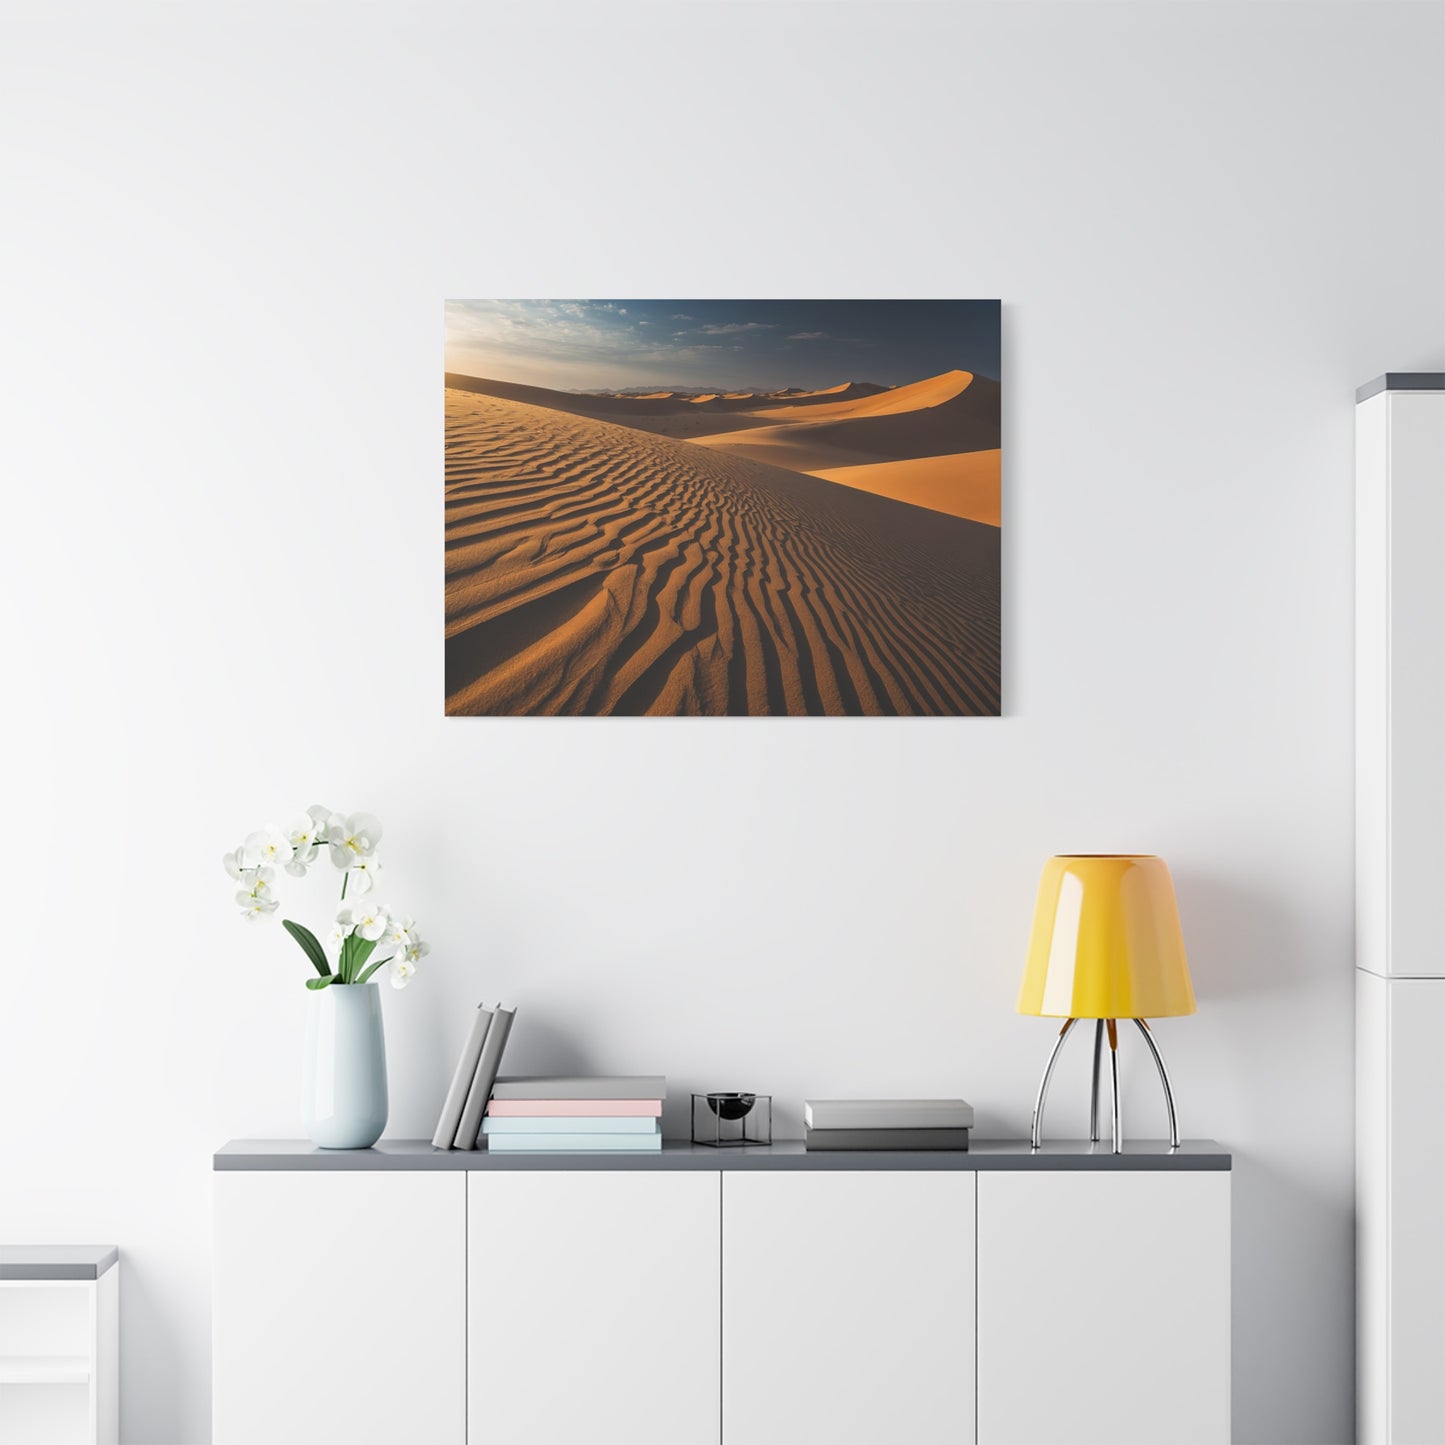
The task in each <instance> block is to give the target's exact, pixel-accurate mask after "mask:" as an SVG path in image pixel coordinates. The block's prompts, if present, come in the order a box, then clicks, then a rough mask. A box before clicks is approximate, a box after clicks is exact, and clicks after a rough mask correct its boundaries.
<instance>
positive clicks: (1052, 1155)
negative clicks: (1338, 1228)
mask: <svg viewBox="0 0 1445 1445" xmlns="http://www.w3.org/2000/svg"><path fill="white" fill-rule="evenodd" d="M1230 1163H1231V1161H1230V1156H1229V1153H1228V1152H1227V1151H1226V1150H1225V1149H1223V1148H1221V1147H1220V1145H1218V1144H1216V1143H1215V1142H1214V1141H1213V1140H1212V1139H1186V1140H1184V1142H1183V1143H1182V1144H1180V1146H1179V1148H1178V1149H1170V1148H1169V1145H1168V1143H1167V1142H1166V1141H1165V1140H1162V1139H1140V1140H1131V1141H1129V1142H1128V1143H1126V1144H1125V1146H1124V1152H1123V1153H1122V1154H1115V1153H1112V1152H1111V1150H1110V1148H1109V1145H1108V1143H1107V1142H1105V1143H1100V1144H1090V1143H1088V1142H1086V1141H1083V1140H1080V1141H1070V1140H1059V1141H1057V1142H1052V1143H1047V1144H1045V1145H1044V1146H1043V1148H1041V1149H1039V1150H1037V1151H1035V1150H1033V1149H1031V1148H1030V1147H1029V1145H1028V1142H1027V1140H1022V1139H1002V1140H1000V1139H980V1140H976V1141H974V1143H973V1144H972V1146H971V1147H970V1148H969V1149H968V1150H967V1151H963V1150H957V1151H928V1152H923V1151H916V1152H915V1151H906V1150H887V1151H882V1150H880V1151H877V1152H866V1153H865V1152H861V1151H856V1152H855V1151H852V1150H818V1149H814V1150H812V1151H809V1150H805V1149H804V1148H803V1141H802V1140H801V1139H780V1140H778V1141H777V1142H776V1143H775V1144H770V1145H758V1144H750V1145H744V1146H741V1147H733V1148H722V1149H715V1148H712V1147H710V1146H708V1145H706V1144H689V1143H688V1142H687V1141H686V1140H683V1139H668V1140H665V1141H664V1142H663V1146H662V1152H661V1153H644V1152H641V1151H639V1152H638V1153H635V1154H629V1153H626V1152H623V1151H619V1150H595V1151H592V1152H577V1153H572V1152H568V1153H561V1152H557V1153H552V1152H544V1151H537V1152H535V1153H511V1152H509V1153H506V1154H490V1153H488V1152H487V1151H486V1150H485V1149H477V1150H466V1149H434V1148H433V1147H432V1145H431V1143H430V1141H428V1140H426V1139H383V1140H382V1141H381V1142H380V1143H379V1144H376V1145H375V1146H373V1147H372V1148H370V1149H319V1148H317V1147H316V1145H314V1144H312V1143H311V1142H310V1141H309V1140H307V1139H235V1140H232V1142H231V1143H229V1144H226V1145H224V1146H223V1147H222V1148H220V1149H219V1150H218V1151H217V1152H216V1155H215V1159H214V1166H215V1168H217V1169H223V1170H236V1169H245V1170H257V1169H285V1170H295V1169H340V1170H370V1169H492V1170H496V1169H602V1170H620V1169H643V1170H646V1169H700V1170H708V1169H712V1170H724V1169H842V1170H848V1169H851V1170H860V1169H870V1170H872V1169H964V1170H968V1169H972V1170H979V1169H1040V1170H1048V1169H1093V1170H1101V1171H1108V1170H1118V1169H1126V1170H1139V1169H1158V1170H1180V1169H1184V1170H1198V1169H1228V1168H1230Z"/></svg>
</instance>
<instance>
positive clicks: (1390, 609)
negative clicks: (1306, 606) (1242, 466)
mask: <svg viewBox="0 0 1445 1445" xmlns="http://www.w3.org/2000/svg"><path fill="white" fill-rule="evenodd" d="M1357 401H1358V404H1357V406H1356V425H1355V623H1356V630H1355V669H1356V679H1355V699H1356V702H1355V706H1356V717H1355V749H1356V756H1355V830H1356V838H1355V963H1356V973H1355V980H1356V1016H1355V1020H1356V1049H1355V1068H1356V1101H1355V1147H1356V1159H1355V1198H1356V1220H1357V1230H1358V1239H1357V1243H1356V1251H1355V1260H1356V1270H1357V1285H1356V1291H1355V1296H1356V1330H1357V1359H1358V1369H1357V1384H1358V1388H1357V1400H1358V1417H1359V1419H1358V1425H1359V1430H1358V1434H1359V1440H1360V1442H1361V1445H1422V1442H1435V1441H1442V1440H1445V1225H1442V1211H1445V1053H1442V1050H1441V1045H1440V1040H1441V1038H1442V1037H1445V887H1442V885H1441V880H1442V878H1445V374H1440V373H1426V374H1421V373H1405V374H1391V375H1388V376H1384V377H1381V378H1379V379H1378V380H1377V381H1375V382H1372V383H1371V384H1370V385H1369V386H1367V387H1362V388H1361V389H1360V393H1359V395H1358V398H1357Z"/></svg>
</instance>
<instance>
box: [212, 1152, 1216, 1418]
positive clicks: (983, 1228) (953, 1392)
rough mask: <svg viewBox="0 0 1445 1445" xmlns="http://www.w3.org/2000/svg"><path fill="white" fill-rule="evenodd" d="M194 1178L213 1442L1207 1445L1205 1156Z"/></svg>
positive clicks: (300, 1168) (1210, 1269)
mask: <svg viewBox="0 0 1445 1445" xmlns="http://www.w3.org/2000/svg"><path fill="white" fill-rule="evenodd" d="M215 1166H216V1174H215V1196H216V1238H215V1293H214V1304H213V1320H214V1326H213V1329H214V1385H213V1401H214V1407H213V1425H214V1437H213V1438H214V1441H215V1445H326V1442H336V1445H342V1442H346V1445H404V1442H405V1445H414V1442H426V1445H464V1442H465V1445H609V1442H616V1445H623V1442H625V1445H649V1442H655V1445H813V1442H816V1445H970V1442H974V1441H978V1442H982V1445H1004V1442H1009V1441H1020V1442H1022V1441H1028V1442H1030V1445H1040V1442H1048V1445H1071V1442H1075V1441H1078V1442H1083V1441H1094V1440H1109V1441H1112V1442H1117V1445H1130V1442H1138V1445H1174V1442H1178V1445H1186V1442H1188V1445H1195V1442H1198V1445H1205V1442H1222V1441H1227V1440H1228V1439H1229V1411H1230V1392H1229V1269H1230V1257H1229V1232H1230V1220H1229V1216H1230V1198H1229V1196H1230V1189H1229V1182H1230V1172H1229V1169H1230V1159H1229V1156H1228V1154H1226V1153H1225V1152H1223V1151H1222V1150H1220V1149H1219V1148H1218V1146H1216V1145H1213V1144H1210V1143H1208V1142H1207V1141H1206V1142H1192V1143H1186V1144H1185V1145H1184V1146H1183V1148H1182V1149H1180V1150H1179V1151H1177V1152H1171V1151H1169V1150H1168V1149H1167V1148H1165V1147H1164V1146H1163V1145H1160V1144H1149V1143H1142V1142H1141V1143H1139V1144H1134V1145H1130V1146H1128V1149H1127V1151H1126V1153H1125V1154H1123V1155H1114V1154H1112V1153H1109V1152H1107V1151H1102V1150H1099V1149H1098V1148H1097V1147H1092V1148H1091V1146H1089V1145H1086V1144H1077V1145H1068V1144H1058V1145H1052V1146H1048V1147H1046V1148H1045V1149H1043V1150H1041V1151H1039V1152H1037V1153H1034V1152H1032V1151H1030V1150H1029V1149H1028V1147H1027V1145H1024V1144H1013V1143H1009V1144H980V1145H978V1146H976V1147H975V1148H974V1149H973V1150H971V1151H970V1152H969V1153H967V1154H950V1155H940V1154H832V1153H829V1154H819V1153H813V1154H808V1153H806V1152H805V1151H804V1150H803V1149H802V1146H801V1145H800V1144H797V1143H791V1142H783V1143H779V1144H775V1145H773V1146H772V1148H770V1149H763V1148H746V1149H736V1150H716V1149H705V1148H702V1147H701V1146H693V1145H687V1144H671V1143H670V1144H668V1145H667V1147H666V1148H665V1149H664V1150H663V1152H662V1153H661V1154H660V1155H635V1156H606V1155H602V1156H599V1155H595V1154H594V1155H583V1154H579V1155H560V1156H558V1155H537V1154H533V1155H525V1154H514V1155H497V1156H495V1157H493V1156H491V1155H489V1154H487V1153H486V1152H480V1153H457V1152H454V1151H453V1152H443V1151H438V1150H433V1149H432V1148H431V1147H430V1145H428V1144H425V1143H423V1142H420V1141H384V1142H383V1143H382V1144H380V1145H378V1146H377V1147H376V1148H375V1149H370V1150H359V1151H332V1150H317V1149H314V1148H312V1147H311V1146H310V1145H307V1144H303V1143H298V1142H290V1141H262V1142H259V1143H245V1142H241V1143H236V1144H231V1145H227V1146H226V1148H225V1149H223V1150H221V1151H220V1152H219V1153H218V1154H217V1155H216V1159H215Z"/></svg>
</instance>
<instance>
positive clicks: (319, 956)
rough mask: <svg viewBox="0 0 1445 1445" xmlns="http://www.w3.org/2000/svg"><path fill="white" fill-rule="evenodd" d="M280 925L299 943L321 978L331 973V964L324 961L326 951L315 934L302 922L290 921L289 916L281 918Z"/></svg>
mask: <svg viewBox="0 0 1445 1445" xmlns="http://www.w3.org/2000/svg"><path fill="white" fill-rule="evenodd" d="M281 927H282V928H284V929H285V930H286V932H287V933H289V934H290V935H291V937H292V938H294V939H295V940H296V942H297V943H299V944H300V945H301V949H302V952H303V953H305V955H306V957H307V958H309V959H310V960H311V966H312V967H313V968H314V969H315V970H316V972H317V973H319V974H320V975H321V976H322V978H327V977H329V976H330V973H331V965H330V964H329V963H327V961H326V951H325V949H323V948H322V947H321V944H320V943H319V942H318V941H317V938H316V935H315V934H314V933H312V931H311V930H310V929H309V928H307V927H306V926H305V925H304V924H300V923H292V922H291V920H290V919H289V918H283V919H282V920H281Z"/></svg>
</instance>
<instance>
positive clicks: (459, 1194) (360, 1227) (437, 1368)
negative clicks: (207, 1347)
mask: <svg viewBox="0 0 1445 1445" xmlns="http://www.w3.org/2000/svg"><path fill="white" fill-rule="evenodd" d="M215 1186H216V1256H215V1287H214V1288H215V1293H214V1299H213V1304H212V1331H213V1356H214V1360H213V1384H212V1424H213V1432H214V1439H215V1442H216V1445H282V1442H285V1445H372V1442H374V1445H397V1442H400V1441H423V1440H424V1441H426V1442H427V1445H448V1442H452V1445H461V1441H462V1440H463V1438H464V1435H465V1428H466V1393H465V1391H466V1381H465V1375H464V1351H465V1333H464V1332H465V1329H466V1315H465V1298H466V1284H465V1275H464V1271H465V1269H466V1208H465V1200H466V1182H465V1178H464V1176H463V1175H461V1174H460V1173H424V1174H423V1173H406V1172H397V1173H372V1172H364V1173H362V1172H337V1173H330V1172H328V1173H316V1172H307V1171H295V1172H266V1171H257V1172H249V1171H246V1172H242V1171H237V1172H234V1173H233V1172H229V1171H228V1172H222V1173H218V1174H217V1175H216V1176H215Z"/></svg>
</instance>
